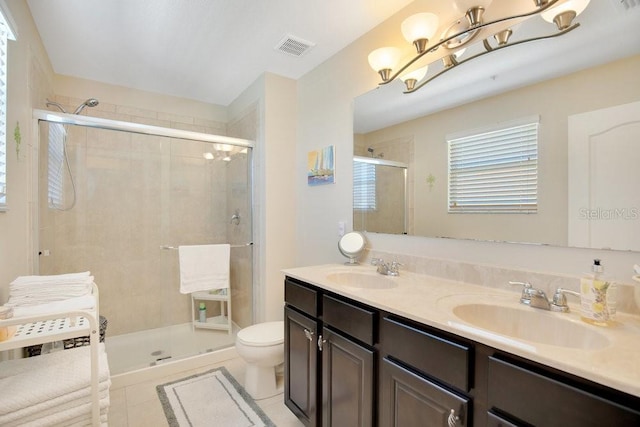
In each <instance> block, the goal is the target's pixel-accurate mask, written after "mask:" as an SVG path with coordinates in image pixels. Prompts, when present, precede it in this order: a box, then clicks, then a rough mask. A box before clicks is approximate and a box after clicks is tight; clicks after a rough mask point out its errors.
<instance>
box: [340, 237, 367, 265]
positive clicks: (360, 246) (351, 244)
mask: <svg viewBox="0 0 640 427" xmlns="http://www.w3.org/2000/svg"><path fill="white" fill-rule="evenodd" d="M365 244H366V241H365V239H364V235H362V233H359V232H357V231H352V232H350V233H347V234H345V235H344V236H342V237H341V238H340V241H339V242H338V249H339V250H340V253H341V254H342V255H344V256H346V257H347V258H349V261H348V262H346V263H345V264H357V263H358V262H357V261H356V258H358V256H359V255H360V254H361V253H362V251H363V250H364V247H365Z"/></svg>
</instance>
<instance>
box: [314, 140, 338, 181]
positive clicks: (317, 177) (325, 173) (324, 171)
mask: <svg viewBox="0 0 640 427" xmlns="http://www.w3.org/2000/svg"><path fill="white" fill-rule="evenodd" d="M334 159H335V146H333V145H330V146H328V147H325V148H323V149H321V150H316V151H309V154H307V184H309V185H311V186H316V185H324V184H333V183H335V182H336V180H335V174H336V170H335V161H334Z"/></svg>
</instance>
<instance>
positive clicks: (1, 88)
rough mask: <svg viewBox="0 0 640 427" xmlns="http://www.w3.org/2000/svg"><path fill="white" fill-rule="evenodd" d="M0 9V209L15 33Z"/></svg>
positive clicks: (4, 203) (3, 198) (4, 200)
mask: <svg viewBox="0 0 640 427" xmlns="http://www.w3.org/2000/svg"><path fill="white" fill-rule="evenodd" d="M6 18H7V16H6V15H5V12H4V10H2V9H0V210H6V208H7V41H8V40H15V39H16V38H15V35H14V33H13V31H12V30H11V28H10V26H9V25H8V23H7V19H6Z"/></svg>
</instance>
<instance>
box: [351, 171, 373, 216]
mask: <svg viewBox="0 0 640 427" xmlns="http://www.w3.org/2000/svg"><path fill="white" fill-rule="evenodd" d="M353 208H354V209H359V210H369V211H371V210H375V209H376V165H375V164H372V163H363V162H353Z"/></svg>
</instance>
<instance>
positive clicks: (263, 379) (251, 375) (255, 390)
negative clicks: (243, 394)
mask: <svg viewBox="0 0 640 427" xmlns="http://www.w3.org/2000/svg"><path fill="white" fill-rule="evenodd" d="M244 388H245V390H246V391H247V393H249V395H250V396H251V397H252V398H253V399H254V400H260V399H266V398H268V397H273V396H275V395H277V394H280V393H282V391H283V389H282V387H278V385H277V381H276V373H275V367H274V366H257V365H247V370H246V373H245V378H244Z"/></svg>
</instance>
